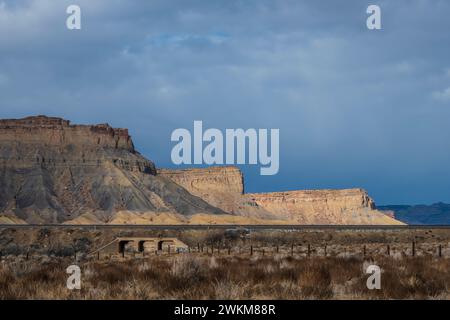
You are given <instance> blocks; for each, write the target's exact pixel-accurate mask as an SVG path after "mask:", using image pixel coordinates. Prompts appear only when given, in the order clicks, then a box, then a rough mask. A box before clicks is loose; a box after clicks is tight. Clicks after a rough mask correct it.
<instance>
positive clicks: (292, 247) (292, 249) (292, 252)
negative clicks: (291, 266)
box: [291, 244, 294, 256]
mask: <svg viewBox="0 0 450 320" xmlns="http://www.w3.org/2000/svg"><path fill="white" fill-rule="evenodd" d="M293 255H294V245H293V244H291V256H293Z"/></svg>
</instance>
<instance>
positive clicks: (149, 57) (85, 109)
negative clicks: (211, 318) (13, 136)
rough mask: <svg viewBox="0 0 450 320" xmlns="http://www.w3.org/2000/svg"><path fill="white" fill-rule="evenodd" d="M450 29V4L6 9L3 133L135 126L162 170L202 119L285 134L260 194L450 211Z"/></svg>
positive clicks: (1, 43)
mask: <svg viewBox="0 0 450 320" xmlns="http://www.w3.org/2000/svg"><path fill="white" fill-rule="evenodd" d="M69 4H78V5H80V7H81V9H82V30H79V31H69V30H67V29H66V27H65V21H66V18H67V14H66V13H65V11H66V8H67V6H68V5H69ZM369 4H378V5H379V6H380V7H381V10H382V30H379V31H370V30H368V29H367V28H366V18H367V14H366V8H367V6H368V5H369ZM449 15H450V1H446V0H427V1H425V0H395V1H394V0H389V1H384V0H373V1H364V0H362V1H361V0H348V1H334V0H329V1H299V0H293V1H265V0H258V1H252V0H246V1H244V0H226V1H225V0H220V1H218V0H202V1H189V0H185V1H167V0H164V1H123V0H95V1H92V0H89V1H88V0H71V1H54V0H14V1H1V0H0V118H14V117H23V116H28V115H36V114H46V115H52V116H60V117H64V118H67V119H70V120H72V122H75V123H104V122H108V123H110V124H111V125H112V126H115V127H128V128H129V129H130V132H131V134H132V135H133V139H134V142H135V145H136V147H137V148H138V150H139V151H140V152H141V153H142V154H144V155H145V156H147V157H148V158H150V159H152V160H154V161H155V162H156V164H157V165H158V166H159V167H173V165H172V164H171V160H170V151H171V148H172V147H173V143H171V141H170V134H171V132H172V131H173V130H174V129H176V128H192V126H193V121H194V120H202V121H203V124H204V126H205V127H207V128H211V127H212V128H219V129H223V130H224V129H225V128H279V129H280V139H281V141H280V171H279V173H278V174H277V175H275V176H260V175H259V167H257V166H243V167H241V168H242V169H243V171H244V173H245V174H246V189H247V191H249V192H256V191H272V190H273V191H276V190H290V189H311V188H349V187H362V188H365V189H367V190H368V192H369V194H370V195H371V196H372V197H373V198H374V199H375V201H376V203H377V204H402V203H408V204H418V203H426V204H427V203H432V202H437V201H444V202H450V165H449V164H450V125H449V122H450V121H449V120H450V59H449V57H450V41H449V40H450V36H449V30H450V18H449V17H448V16H449Z"/></svg>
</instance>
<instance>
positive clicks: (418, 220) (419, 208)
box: [378, 202, 450, 225]
mask: <svg viewBox="0 0 450 320" xmlns="http://www.w3.org/2000/svg"><path fill="white" fill-rule="evenodd" d="M378 209H379V210H382V211H385V212H392V213H393V214H394V217H395V218H396V219H398V220H400V221H403V222H405V223H407V224H424V225H427V224H428V225H450V204H448V203H443V202H438V203H434V204H432V205H423V204H421V205H412V206H411V205H387V206H378Z"/></svg>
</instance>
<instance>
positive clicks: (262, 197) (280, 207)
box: [158, 167, 399, 224]
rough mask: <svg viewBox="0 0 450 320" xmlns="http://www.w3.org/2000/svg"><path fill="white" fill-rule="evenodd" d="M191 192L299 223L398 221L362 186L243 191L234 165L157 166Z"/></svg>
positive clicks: (238, 210) (241, 211)
mask: <svg viewBox="0 0 450 320" xmlns="http://www.w3.org/2000/svg"><path fill="white" fill-rule="evenodd" d="M158 174H161V175H162V176H165V177H168V178H170V179H173V181H175V182H176V183H178V184H180V185H182V186H183V187H184V188H186V189H187V190H188V191H189V192H191V193H192V194H195V195H197V196H199V197H201V198H202V199H205V200H206V201H207V202H209V203H210V204H212V205H214V206H216V207H219V208H221V209H223V210H225V211H227V212H231V213H233V214H236V215H243V216H257V217H261V218H270V219H274V218H278V219H286V220H289V221H294V222H296V223H300V224H398V223H399V222H398V221H397V220H395V219H393V218H392V217H389V216H387V215H385V214H383V213H381V212H379V211H377V210H375V203H374V201H373V200H372V199H371V198H370V197H369V195H368V194H367V192H366V191H365V190H363V189H342V190H299V191H288V192H269V193H249V194H245V193H244V187H243V186H244V184H243V176H242V173H241V172H240V170H239V169H238V168H236V167H210V168H205V169H203V168H201V169H184V170H167V169H165V170H160V169H158Z"/></svg>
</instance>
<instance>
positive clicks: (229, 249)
mask: <svg viewBox="0 0 450 320" xmlns="http://www.w3.org/2000/svg"><path fill="white" fill-rule="evenodd" d="M230 254H231V247H228V255H230Z"/></svg>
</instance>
